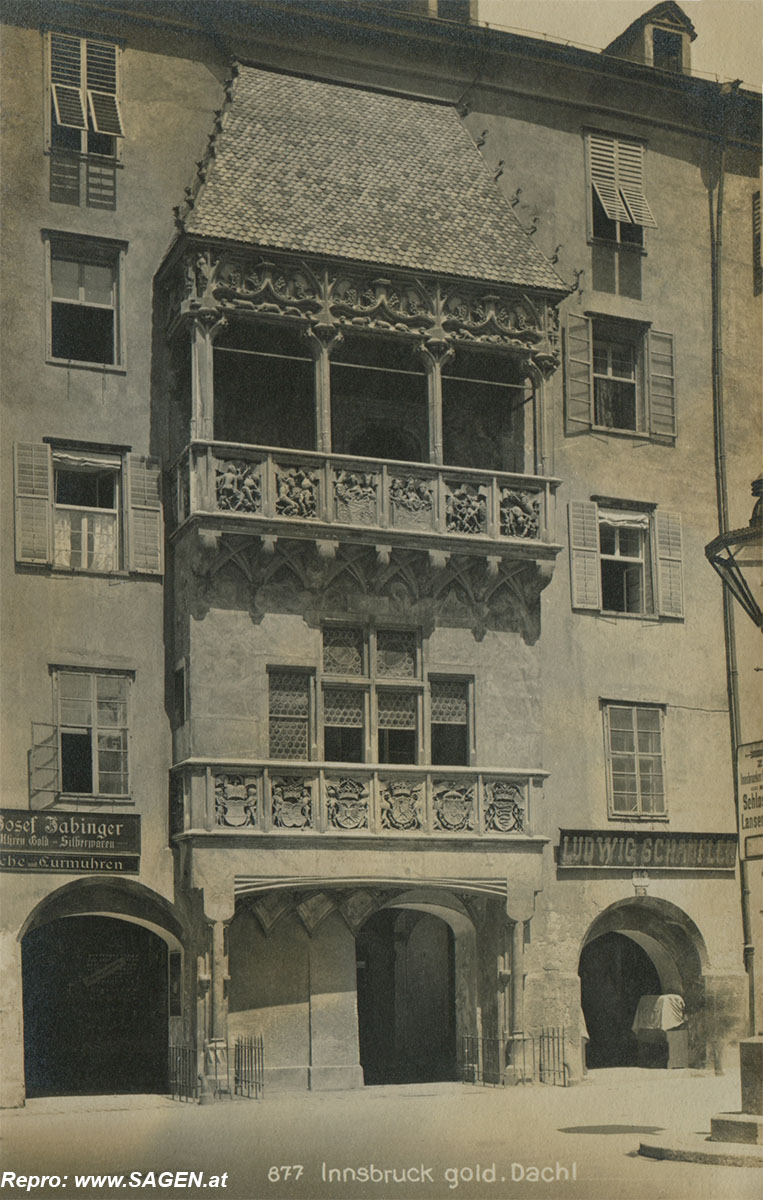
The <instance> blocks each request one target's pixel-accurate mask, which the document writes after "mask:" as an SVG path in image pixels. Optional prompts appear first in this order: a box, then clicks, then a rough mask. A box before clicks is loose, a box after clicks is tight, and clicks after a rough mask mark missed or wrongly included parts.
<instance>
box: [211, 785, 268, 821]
mask: <svg viewBox="0 0 763 1200" xmlns="http://www.w3.org/2000/svg"><path fill="white" fill-rule="evenodd" d="M259 789H260V781H259V779H258V777H257V776H254V775H251V776H250V775H215V823H216V824H217V825H224V826H226V827H227V828H228V829H243V828H245V827H246V826H256V825H257V815H258V811H259V803H260V797H259Z"/></svg>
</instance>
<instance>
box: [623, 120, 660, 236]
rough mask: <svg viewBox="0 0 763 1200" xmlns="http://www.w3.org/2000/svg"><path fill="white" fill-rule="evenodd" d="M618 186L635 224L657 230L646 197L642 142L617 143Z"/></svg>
mask: <svg viewBox="0 0 763 1200" xmlns="http://www.w3.org/2000/svg"><path fill="white" fill-rule="evenodd" d="M617 184H618V187H619V189H620V195H621V196H622V198H623V200H624V201H625V203H626V204H627V206H628V210H629V212H630V219H631V220H632V222H633V224H634V225H650V226H651V227H652V228H653V229H656V228H657V222H656V221H655V219H654V217H653V216H652V210H651V208H650V207H649V204H648V203H647V199H646V196H645V195H644V147H643V146H642V145H641V143H640V142H618V143H617ZM627 219H628V218H626V220H627Z"/></svg>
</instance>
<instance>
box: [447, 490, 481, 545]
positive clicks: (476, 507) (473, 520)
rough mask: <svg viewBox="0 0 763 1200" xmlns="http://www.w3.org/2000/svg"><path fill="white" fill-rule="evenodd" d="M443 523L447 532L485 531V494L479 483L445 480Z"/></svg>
mask: <svg viewBox="0 0 763 1200" xmlns="http://www.w3.org/2000/svg"><path fill="white" fill-rule="evenodd" d="M446 487H447V490H446V495H445V524H446V528H447V531H448V533H487V495H486V491H485V488H484V487H481V486H480V485H479V484H472V483H466V482H457V481H455V480H448V481H447V485H446Z"/></svg>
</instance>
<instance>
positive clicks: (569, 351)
mask: <svg viewBox="0 0 763 1200" xmlns="http://www.w3.org/2000/svg"><path fill="white" fill-rule="evenodd" d="M592 348H593V336H592V331H591V318H590V317H581V316H578V314H577V313H570V314H569V315H568V317H567V327H566V329H565V346H564V349H565V354H564V384H565V394H566V399H567V405H566V417H567V422H566V423H567V432H568V433H580V431H581V430H582V429H590V428H591V426H592V425H593V349H592Z"/></svg>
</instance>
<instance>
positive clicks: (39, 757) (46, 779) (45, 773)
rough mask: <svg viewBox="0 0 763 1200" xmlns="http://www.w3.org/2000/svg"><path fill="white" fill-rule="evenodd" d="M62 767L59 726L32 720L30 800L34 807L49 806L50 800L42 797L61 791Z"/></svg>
mask: <svg viewBox="0 0 763 1200" xmlns="http://www.w3.org/2000/svg"><path fill="white" fill-rule="evenodd" d="M60 778H61V767H60V762H59V753H58V726H57V725H45V724H42V723H41V722H38V721H33V722H32V747H31V749H30V751H29V802H30V805H31V807H32V808H47V807H48V804H49V803H50V801H47V802H46V803H41V802H40V797H42V796H45V795H51V794H52V795H54V796H55V795H56V793H58V792H60V790H61V784H60Z"/></svg>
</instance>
